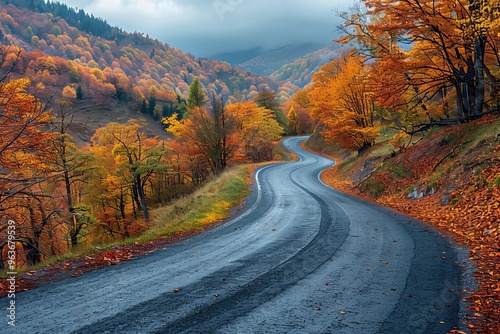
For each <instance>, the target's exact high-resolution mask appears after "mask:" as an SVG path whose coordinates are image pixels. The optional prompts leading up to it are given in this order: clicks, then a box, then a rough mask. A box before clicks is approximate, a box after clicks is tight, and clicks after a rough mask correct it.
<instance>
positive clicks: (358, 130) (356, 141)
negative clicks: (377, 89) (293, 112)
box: [310, 52, 378, 152]
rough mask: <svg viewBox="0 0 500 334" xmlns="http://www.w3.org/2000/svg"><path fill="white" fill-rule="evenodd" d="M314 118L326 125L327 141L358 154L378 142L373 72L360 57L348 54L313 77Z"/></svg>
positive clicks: (327, 65)
mask: <svg viewBox="0 0 500 334" xmlns="http://www.w3.org/2000/svg"><path fill="white" fill-rule="evenodd" d="M313 81H314V84H313V89H312V91H311V92H310V99H311V104H312V115H313V118H315V119H317V120H321V121H322V123H323V124H324V130H323V135H324V136H325V138H326V140H327V141H330V142H338V143H339V144H341V145H342V146H343V147H344V148H347V149H350V150H356V151H358V152H361V151H363V150H364V149H366V148H368V147H370V146H371V145H372V144H374V142H375V138H376V137H377V135H378V130H377V128H376V127H375V124H374V106H373V97H372V92H371V91H370V89H369V86H370V73H369V68H368V67H367V66H366V65H365V64H364V62H363V59H362V58H361V57H360V56H357V55H355V54H353V53H352V52H346V53H345V54H344V55H343V56H341V57H339V58H338V59H335V60H333V61H331V62H330V63H328V64H326V65H324V66H323V67H322V68H321V71H320V72H318V73H317V74H315V75H314V76H313Z"/></svg>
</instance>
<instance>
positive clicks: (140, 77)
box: [0, 1, 296, 119]
mask: <svg viewBox="0 0 500 334" xmlns="http://www.w3.org/2000/svg"><path fill="white" fill-rule="evenodd" d="M11 2H12V1H3V3H11ZM23 3H24V4H25V7H23V8H21V7H20V6H19V4H18V2H15V5H14V4H7V5H5V4H3V5H1V6H0V22H1V24H2V26H1V27H0V40H1V41H2V42H3V44H4V45H8V44H14V45H15V46H16V47H17V49H16V50H14V49H11V50H10V52H11V53H13V54H15V53H17V52H18V51H21V52H20V56H21V58H20V62H19V64H18V66H17V67H16V68H15V71H14V74H16V75H18V76H27V77H29V78H30V79H31V80H32V81H33V82H34V83H35V84H36V83H42V84H43V85H44V86H45V87H46V88H47V89H46V91H47V94H51V93H56V94H58V92H61V91H62V90H61V89H60V88H61V87H65V86H68V87H69V88H72V89H73V90H75V91H76V89H78V87H80V89H81V93H82V94H83V95H84V96H86V97H96V98H99V97H103V96H104V97H106V96H111V97H113V96H116V97H117V98H118V99H120V100H124V101H132V102H135V103H137V105H140V104H141V103H142V101H145V100H148V99H149V98H150V97H151V96H153V95H154V97H155V99H156V102H157V105H156V110H153V109H154V108H151V109H152V110H151V113H152V114H153V116H155V117H156V118H158V119H161V117H162V116H166V115H170V114H172V113H173V112H175V111H179V110H178V109H179V106H178V103H180V102H181V101H182V100H184V99H185V98H186V97H187V93H188V87H189V85H190V84H191V83H192V82H193V80H194V78H199V80H200V83H201V85H202V87H203V88H204V89H205V90H206V92H207V94H208V95H209V96H210V95H212V94H216V95H219V94H220V95H222V96H224V98H226V99H228V98H229V97H230V96H233V95H235V94H236V95H239V96H243V97H245V98H246V99H252V98H254V97H255V96H256V95H257V93H258V92H259V91H262V90H263V89H268V90H272V91H276V92H277V93H278V96H279V97H280V98H281V99H282V100H285V99H287V98H288V97H289V96H290V95H291V94H293V92H294V91H295V90H296V87H294V86H293V85H279V84H278V83H276V82H275V81H273V80H271V79H269V78H268V77H265V76H261V75H257V74H252V73H248V72H245V71H243V70H241V69H238V68H236V67H233V66H231V65H229V64H228V63H225V62H217V61H213V60H209V59H197V58H195V57H194V56H192V55H190V54H187V53H184V52H182V51H180V50H177V49H175V48H172V47H170V46H169V45H168V44H165V43H162V42H160V41H158V40H154V39H151V38H149V36H148V35H144V34H142V33H138V32H134V33H126V32H124V31H123V30H122V29H120V28H116V27H111V26H109V25H108V24H107V23H106V21H104V20H102V19H98V18H95V17H93V16H89V15H87V14H85V13H84V12H83V11H81V10H80V11H79V12H76V11H75V10H73V9H71V8H68V7H67V6H65V5H60V4H57V3H56V4H54V3H51V4H44V2H43V1H37V2H35V1H26V2H21V3H20V4H23ZM30 9H32V10H30ZM80 29H81V30H80ZM69 88H68V89H69ZM176 103H177V104H176Z"/></svg>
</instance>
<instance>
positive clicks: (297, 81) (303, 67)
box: [269, 44, 342, 88]
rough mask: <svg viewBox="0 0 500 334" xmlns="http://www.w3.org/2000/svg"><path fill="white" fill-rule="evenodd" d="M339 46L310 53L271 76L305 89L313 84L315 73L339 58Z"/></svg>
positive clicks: (333, 45) (335, 45)
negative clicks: (312, 79)
mask: <svg viewBox="0 0 500 334" xmlns="http://www.w3.org/2000/svg"><path fill="white" fill-rule="evenodd" d="M341 52H342V51H341V48H340V46H338V45H337V44H332V45H331V46H330V47H326V48H322V49H319V50H316V51H314V52H311V53H308V54H306V55H305V56H303V57H300V58H298V59H296V60H294V61H293V62H290V63H288V64H285V65H283V66H282V67H281V68H280V69H279V70H277V71H275V72H273V73H271V74H270V75H269V76H270V77H271V78H272V79H274V80H276V81H278V82H288V83H290V84H292V85H294V86H297V87H300V88H304V87H305V86H307V85H308V84H309V83H310V82H311V78H312V76H313V74H314V73H316V72H318V71H319V69H320V68H321V66H323V65H324V64H326V63H328V62H330V61H331V60H332V59H335V58H337V57H338V56H339V55H340V53H341Z"/></svg>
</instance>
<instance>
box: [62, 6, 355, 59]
mask: <svg viewBox="0 0 500 334" xmlns="http://www.w3.org/2000/svg"><path fill="white" fill-rule="evenodd" d="M60 2H62V3H66V4H67V5H68V6H71V7H73V8H78V9H83V10H85V11H86V12H88V13H92V14H94V16H97V17H101V18H103V19H105V20H106V21H107V22H108V23H109V24H111V25H113V26H118V27H120V28H123V29H124V30H125V31H127V32H134V31H138V32H143V33H144V34H149V36H150V37H153V38H156V39H159V40H161V41H162V42H165V43H167V44H170V45H171V46H173V47H176V48H179V49H181V50H183V51H186V52H190V53H192V54H194V55H195V56H198V57H208V56H211V55H213V54H216V53H219V52H232V51H240V50H247V49H252V48H256V47H259V46H262V47H263V48H265V49H274V48H277V47H280V46H285V45H288V44H293V43H297V42H307V41H322V42H329V41H331V40H332V39H333V38H334V37H335V30H336V26H337V24H338V19H337V16H336V14H335V11H334V10H336V9H345V8H346V7H347V6H348V5H349V4H350V3H352V2H353V0H310V1H305V0H60Z"/></svg>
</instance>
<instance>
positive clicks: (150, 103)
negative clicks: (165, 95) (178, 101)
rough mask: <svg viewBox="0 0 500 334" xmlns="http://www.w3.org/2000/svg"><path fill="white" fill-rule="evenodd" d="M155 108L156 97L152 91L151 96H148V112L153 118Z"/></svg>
mask: <svg viewBox="0 0 500 334" xmlns="http://www.w3.org/2000/svg"><path fill="white" fill-rule="evenodd" d="M155 108H156V97H155V93H154V91H152V92H151V95H149V101H148V112H149V114H150V115H151V116H153V117H156V115H155Z"/></svg>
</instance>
